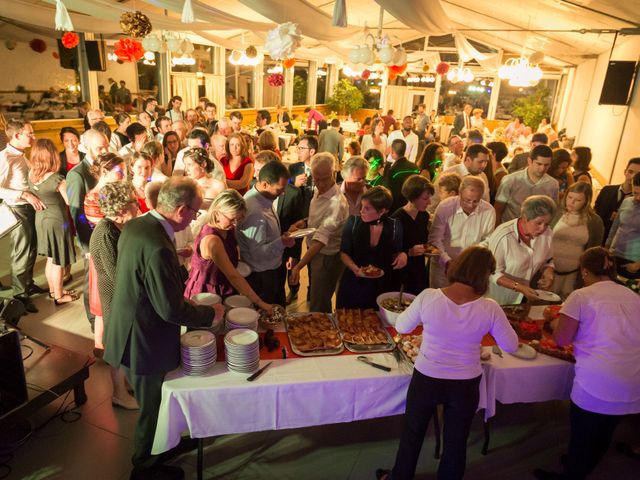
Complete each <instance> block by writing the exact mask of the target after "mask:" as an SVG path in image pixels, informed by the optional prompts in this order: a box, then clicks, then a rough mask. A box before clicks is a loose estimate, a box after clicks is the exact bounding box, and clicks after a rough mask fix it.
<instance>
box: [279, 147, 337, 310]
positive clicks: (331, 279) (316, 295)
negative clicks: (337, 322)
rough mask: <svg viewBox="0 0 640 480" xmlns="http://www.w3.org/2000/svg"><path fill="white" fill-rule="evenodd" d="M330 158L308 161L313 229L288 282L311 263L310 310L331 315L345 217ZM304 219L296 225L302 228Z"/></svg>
mask: <svg viewBox="0 0 640 480" xmlns="http://www.w3.org/2000/svg"><path fill="white" fill-rule="evenodd" d="M333 163H334V157H333V155H331V154H330V153H327V152H323V153H318V154H316V155H314V156H313V158H312V159H311V174H312V175H313V182H314V184H315V186H316V189H315V192H314V195H313V199H312V200H311V205H310V206H309V219H308V222H307V225H308V226H309V227H310V228H316V229H317V230H316V232H315V233H314V234H313V236H312V237H308V238H307V251H306V253H305V254H304V256H303V257H302V259H300V262H298V264H297V265H296V266H295V267H293V269H292V270H291V275H290V277H289V282H290V283H292V284H297V283H298V282H299V278H300V270H301V269H302V268H304V267H305V266H306V265H307V264H309V263H311V272H310V275H309V276H310V279H309V286H310V290H311V298H310V305H309V308H310V311H312V312H326V313H331V312H332V311H333V308H332V306H331V298H332V297H333V294H334V293H335V290H336V286H337V285H338V279H339V278H340V275H342V271H343V270H344V264H343V263H342V261H341V260H340V242H341V240H342V229H343V227H344V224H345V222H346V221H347V217H348V216H349V205H348V204H347V199H346V198H344V195H342V193H341V192H340V188H339V187H338V186H337V185H336V182H335V176H334V172H333ZM303 223H304V220H302V221H301V222H300V223H298V224H296V226H298V227H302V226H303Z"/></svg>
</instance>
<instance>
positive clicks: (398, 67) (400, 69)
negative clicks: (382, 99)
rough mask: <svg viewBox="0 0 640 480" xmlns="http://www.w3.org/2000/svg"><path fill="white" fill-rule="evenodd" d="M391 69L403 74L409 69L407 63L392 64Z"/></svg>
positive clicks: (397, 73)
mask: <svg viewBox="0 0 640 480" xmlns="http://www.w3.org/2000/svg"><path fill="white" fill-rule="evenodd" d="M389 71H390V72H393V73H395V74H396V76H397V75H402V74H403V73H404V72H406V71H407V64H406V63H405V64H404V65H391V66H390V67H389Z"/></svg>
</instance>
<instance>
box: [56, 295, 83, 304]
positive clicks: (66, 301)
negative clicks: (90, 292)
mask: <svg viewBox="0 0 640 480" xmlns="http://www.w3.org/2000/svg"><path fill="white" fill-rule="evenodd" d="M65 297H68V298H70V300H64V301H63V299H64V298H65ZM78 298H79V297H78V296H77V295H75V294H71V293H66V294H64V295H62V296H61V297H60V298H54V299H53V303H54V304H55V306H56V307H59V306H60V305H65V304H67V303H71V302H74V301H76V300H78Z"/></svg>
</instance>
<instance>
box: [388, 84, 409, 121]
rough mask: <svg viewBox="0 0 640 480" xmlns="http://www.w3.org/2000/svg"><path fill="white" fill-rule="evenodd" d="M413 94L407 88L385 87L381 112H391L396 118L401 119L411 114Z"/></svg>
mask: <svg viewBox="0 0 640 480" xmlns="http://www.w3.org/2000/svg"><path fill="white" fill-rule="evenodd" d="M412 99H413V92H412V91H411V90H409V88H408V87H402V86H397V85H387V88H386V93H385V96H384V102H383V105H382V110H383V111H384V112H385V113H386V111H387V110H393V111H394V112H395V116H396V117H403V116H405V115H408V114H410V113H411V100H412Z"/></svg>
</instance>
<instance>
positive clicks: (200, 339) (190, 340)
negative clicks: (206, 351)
mask: <svg viewBox="0 0 640 480" xmlns="http://www.w3.org/2000/svg"><path fill="white" fill-rule="evenodd" d="M215 341H216V336H215V335H214V334H213V333H211V332H209V331H208V330H193V331H191V332H187V333H185V334H184V335H182V337H181V338H180V344H181V345H183V346H184V347H190V348H194V347H207V346H209V345H213V343H214V342H215Z"/></svg>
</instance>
